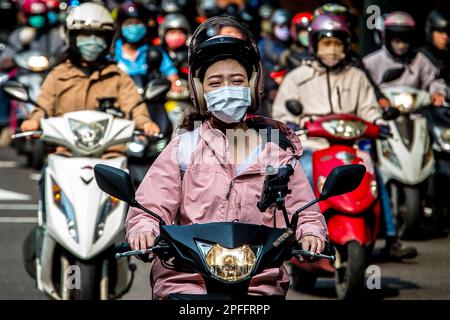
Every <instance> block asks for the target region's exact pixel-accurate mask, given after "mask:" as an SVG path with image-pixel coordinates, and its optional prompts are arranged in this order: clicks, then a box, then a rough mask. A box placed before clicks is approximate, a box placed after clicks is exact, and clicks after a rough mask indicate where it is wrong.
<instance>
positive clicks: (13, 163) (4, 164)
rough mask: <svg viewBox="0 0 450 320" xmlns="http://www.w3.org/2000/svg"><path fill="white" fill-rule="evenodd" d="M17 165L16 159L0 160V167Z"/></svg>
mask: <svg viewBox="0 0 450 320" xmlns="http://www.w3.org/2000/svg"><path fill="white" fill-rule="evenodd" d="M18 166H19V163H18V162H17V161H0V168H17V167H18Z"/></svg>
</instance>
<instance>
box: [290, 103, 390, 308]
mask: <svg viewBox="0 0 450 320" xmlns="http://www.w3.org/2000/svg"><path fill="white" fill-rule="evenodd" d="M288 109H289V110H290V111H291V112H292V110H291V108H289V107H288ZM297 133H298V134H307V135H308V137H316V138H325V139H326V140H327V141H328V142H329V147H328V148H326V149H322V150H317V151H314V153H313V156H312V163H313V167H312V171H313V186H312V187H313V190H314V193H315V194H316V195H318V194H320V191H321V189H322V187H323V183H324V181H325V180H326V177H327V176H328V174H329V173H330V172H331V171H332V170H333V169H334V168H336V167H338V166H341V165H345V164H364V165H365V166H366V173H365V176H364V178H363V180H362V182H361V184H360V185H359V187H358V188H357V189H355V190H354V191H352V192H350V193H347V194H345V195H341V196H336V197H332V198H330V199H328V200H326V201H323V202H321V203H320V209H321V211H322V213H323V214H324V216H325V218H326V220H327V225H328V232H329V238H330V241H331V243H332V244H333V245H334V246H335V248H336V261H335V262H334V263H330V262H329V261H325V260H320V261H317V262H315V263H302V262H301V261H299V260H298V259H296V258H293V259H292V260H291V263H292V280H293V285H294V288H296V289H298V290H300V291H310V290H311V289H313V288H314V285H315V282H316V279H317V277H318V276H333V275H334V277H335V289H336V294H337V297H338V298H339V299H347V298H351V297H355V294H357V293H359V292H360V291H361V289H362V288H363V286H364V279H365V269H366V260H367V257H368V256H369V255H370V253H371V251H372V249H373V247H374V245H375V241H376V239H377V235H378V229H379V221H380V202H379V200H378V191H377V183H376V176H375V172H374V167H373V164H372V161H371V157H370V154H369V153H368V152H366V151H363V150H360V149H359V148H358V147H357V146H355V143H356V142H357V140H360V139H380V138H386V137H387V136H388V133H385V132H383V130H380V127H379V126H377V125H374V124H371V123H369V122H366V121H364V120H362V119H360V118H358V117H356V116H353V115H328V116H324V117H322V118H319V119H318V120H315V121H311V122H307V123H306V124H305V129H304V130H300V132H297ZM385 136H386V137H385Z"/></svg>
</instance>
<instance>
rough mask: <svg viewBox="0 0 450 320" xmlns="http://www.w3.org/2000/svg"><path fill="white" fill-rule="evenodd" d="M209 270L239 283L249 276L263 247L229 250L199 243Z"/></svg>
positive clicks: (220, 276) (242, 247)
mask: <svg viewBox="0 0 450 320" xmlns="http://www.w3.org/2000/svg"><path fill="white" fill-rule="evenodd" d="M197 246H198V248H199V249H200V252H201V253H202V255H203V259H204V261H205V262H206V265H207V266H208V268H209V270H210V271H211V273H212V274H213V275H215V276H216V277H218V278H220V279H222V280H225V281H229V282H234V281H239V280H241V279H244V278H245V277H246V276H248V275H249V274H250V273H251V272H252V270H253V268H254V266H255V262H256V259H257V258H258V256H259V254H260V252H261V248H262V246H249V245H243V246H241V247H239V248H234V249H227V248H224V247H222V246H221V245H219V244H214V245H213V244H207V243H203V242H197Z"/></svg>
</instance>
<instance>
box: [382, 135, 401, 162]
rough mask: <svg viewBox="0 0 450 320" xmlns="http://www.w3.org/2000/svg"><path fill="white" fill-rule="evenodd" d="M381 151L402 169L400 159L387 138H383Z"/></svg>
mask: <svg viewBox="0 0 450 320" xmlns="http://www.w3.org/2000/svg"><path fill="white" fill-rule="evenodd" d="M381 153H382V154H383V157H385V158H386V159H388V160H389V161H390V162H392V163H393V164H394V165H395V166H396V167H397V168H399V169H401V165H400V161H399V160H398V158H397V156H396V155H395V153H394V150H393V149H392V146H391V144H390V143H389V142H388V141H387V140H381Z"/></svg>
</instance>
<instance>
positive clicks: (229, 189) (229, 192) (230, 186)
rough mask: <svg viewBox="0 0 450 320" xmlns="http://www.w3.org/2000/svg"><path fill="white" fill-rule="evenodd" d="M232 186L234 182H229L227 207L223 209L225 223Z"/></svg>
mask: <svg viewBox="0 0 450 320" xmlns="http://www.w3.org/2000/svg"><path fill="white" fill-rule="evenodd" d="M233 184H234V181H233V180H231V181H230V184H229V186H228V192H227V196H226V199H227V205H226V207H225V221H228V207H229V204H230V195H231V189H232V188H233Z"/></svg>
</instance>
